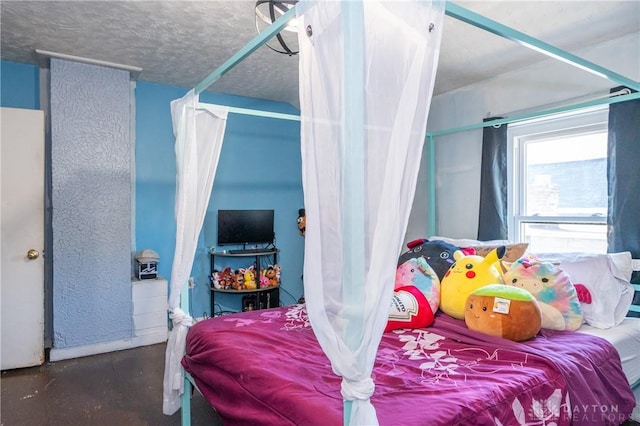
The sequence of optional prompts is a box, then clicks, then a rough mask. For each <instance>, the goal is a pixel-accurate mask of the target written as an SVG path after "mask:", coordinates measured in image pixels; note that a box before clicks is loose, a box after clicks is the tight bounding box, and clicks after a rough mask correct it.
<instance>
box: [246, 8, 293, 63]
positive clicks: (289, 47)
mask: <svg viewBox="0 0 640 426" xmlns="http://www.w3.org/2000/svg"><path fill="white" fill-rule="evenodd" d="M296 3H298V0H280V1H278V0H258V1H256V30H257V31H258V33H261V32H262V31H263V30H264V29H265V28H267V27H268V26H269V25H271V24H272V23H273V22H275V21H276V20H277V19H278V18H279V17H281V16H282V15H284V14H285V13H286V12H288V11H289V9H291V8H292V7H293V6H294V5H295V4H296ZM296 24H297V22H296V19H295V18H294V19H292V20H291V21H289V24H287V26H286V27H284V29H283V31H281V32H280V33H278V34H276V36H275V39H276V40H277V41H278V45H276V46H275V47H274V46H272V45H271V44H269V42H268V43H266V45H267V47H268V48H269V49H271V50H273V51H275V52H278V53H284V54H287V55H289V56H291V55H296V54H297V53H298V51H299V49H298V34H297V32H298V28H297V25H296ZM273 44H275V43H273Z"/></svg>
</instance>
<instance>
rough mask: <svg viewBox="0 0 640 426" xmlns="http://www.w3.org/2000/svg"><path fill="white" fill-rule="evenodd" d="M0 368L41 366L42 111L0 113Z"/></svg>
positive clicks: (25, 110) (42, 294)
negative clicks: (0, 179)
mask: <svg viewBox="0 0 640 426" xmlns="http://www.w3.org/2000/svg"><path fill="white" fill-rule="evenodd" d="M0 127H1V129H2V133H1V137H0V145H1V150H0V156H1V157H0V158H1V162H0V167H1V168H0V171H1V177H2V181H1V183H2V188H1V192H0V204H1V210H0V222H1V227H0V237H1V240H2V247H1V248H0V262H1V263H0V271H1V272H0V275H1V276H0V308H1V311H0V327H1V330H0V332H1V333H2V334H1V335H0V367H1V369H2V370H6V369H9V368H21V367H29V366H34V365H40V364H42V363H43V362H44V259H43V257H42V256H43V254H42V249H43V247H44V113H43V112H42V111H37V110H28V109H15V108H2V109H1V110H0Z"/></svg>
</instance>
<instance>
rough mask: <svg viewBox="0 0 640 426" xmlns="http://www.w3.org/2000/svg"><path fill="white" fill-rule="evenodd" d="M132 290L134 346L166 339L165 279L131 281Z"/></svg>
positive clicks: (166, 291)
mask: <svg viewBox="0 0 640 426" xmlns="http://www.w3.org/2000/svg"><path fill="white" fill-rule="evenodd" d="M131 287H132V291H133V295H132V300H133V330H134V338H133V340H134V346H144V345H151V344H154V343H162V342H166V341H167V337H168V321H167V318H168V316H167V294H168V287H167V280H165V279H163V278H161V277H158V278H157V279H154V280H138V279H136V278H134V279H133V280H132V281H131Z"/></svg>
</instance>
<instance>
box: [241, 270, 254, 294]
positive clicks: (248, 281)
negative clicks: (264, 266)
mask: <svg viewBox="0 0 640 426" xmlns="http://www.w3.org/2000/svg"><path fill="white" fill-rule="evenodd" d="M240 273H241V274H243V275H244V288H245V289H247V290H255V289H257V288H258V283H257V282H256V272H255V268H254V267H253V266H249V267H248V268H240Z"/></svg>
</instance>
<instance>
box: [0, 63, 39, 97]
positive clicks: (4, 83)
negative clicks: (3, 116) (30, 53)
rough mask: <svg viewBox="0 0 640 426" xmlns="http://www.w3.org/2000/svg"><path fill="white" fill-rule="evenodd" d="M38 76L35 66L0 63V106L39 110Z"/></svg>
mask: <svg viewBox="0 0 640 426" xmlns="http://www.w3.org/2000/svg"><path fill="white" fill-rule="evenodd" d="M39 74H40V72H39V70H38V67H37V66H35V65H27V64H19V63H17V62H9V61H0V106H3V107H10V108H25V109H40V80H39Z"/></svg>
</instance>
